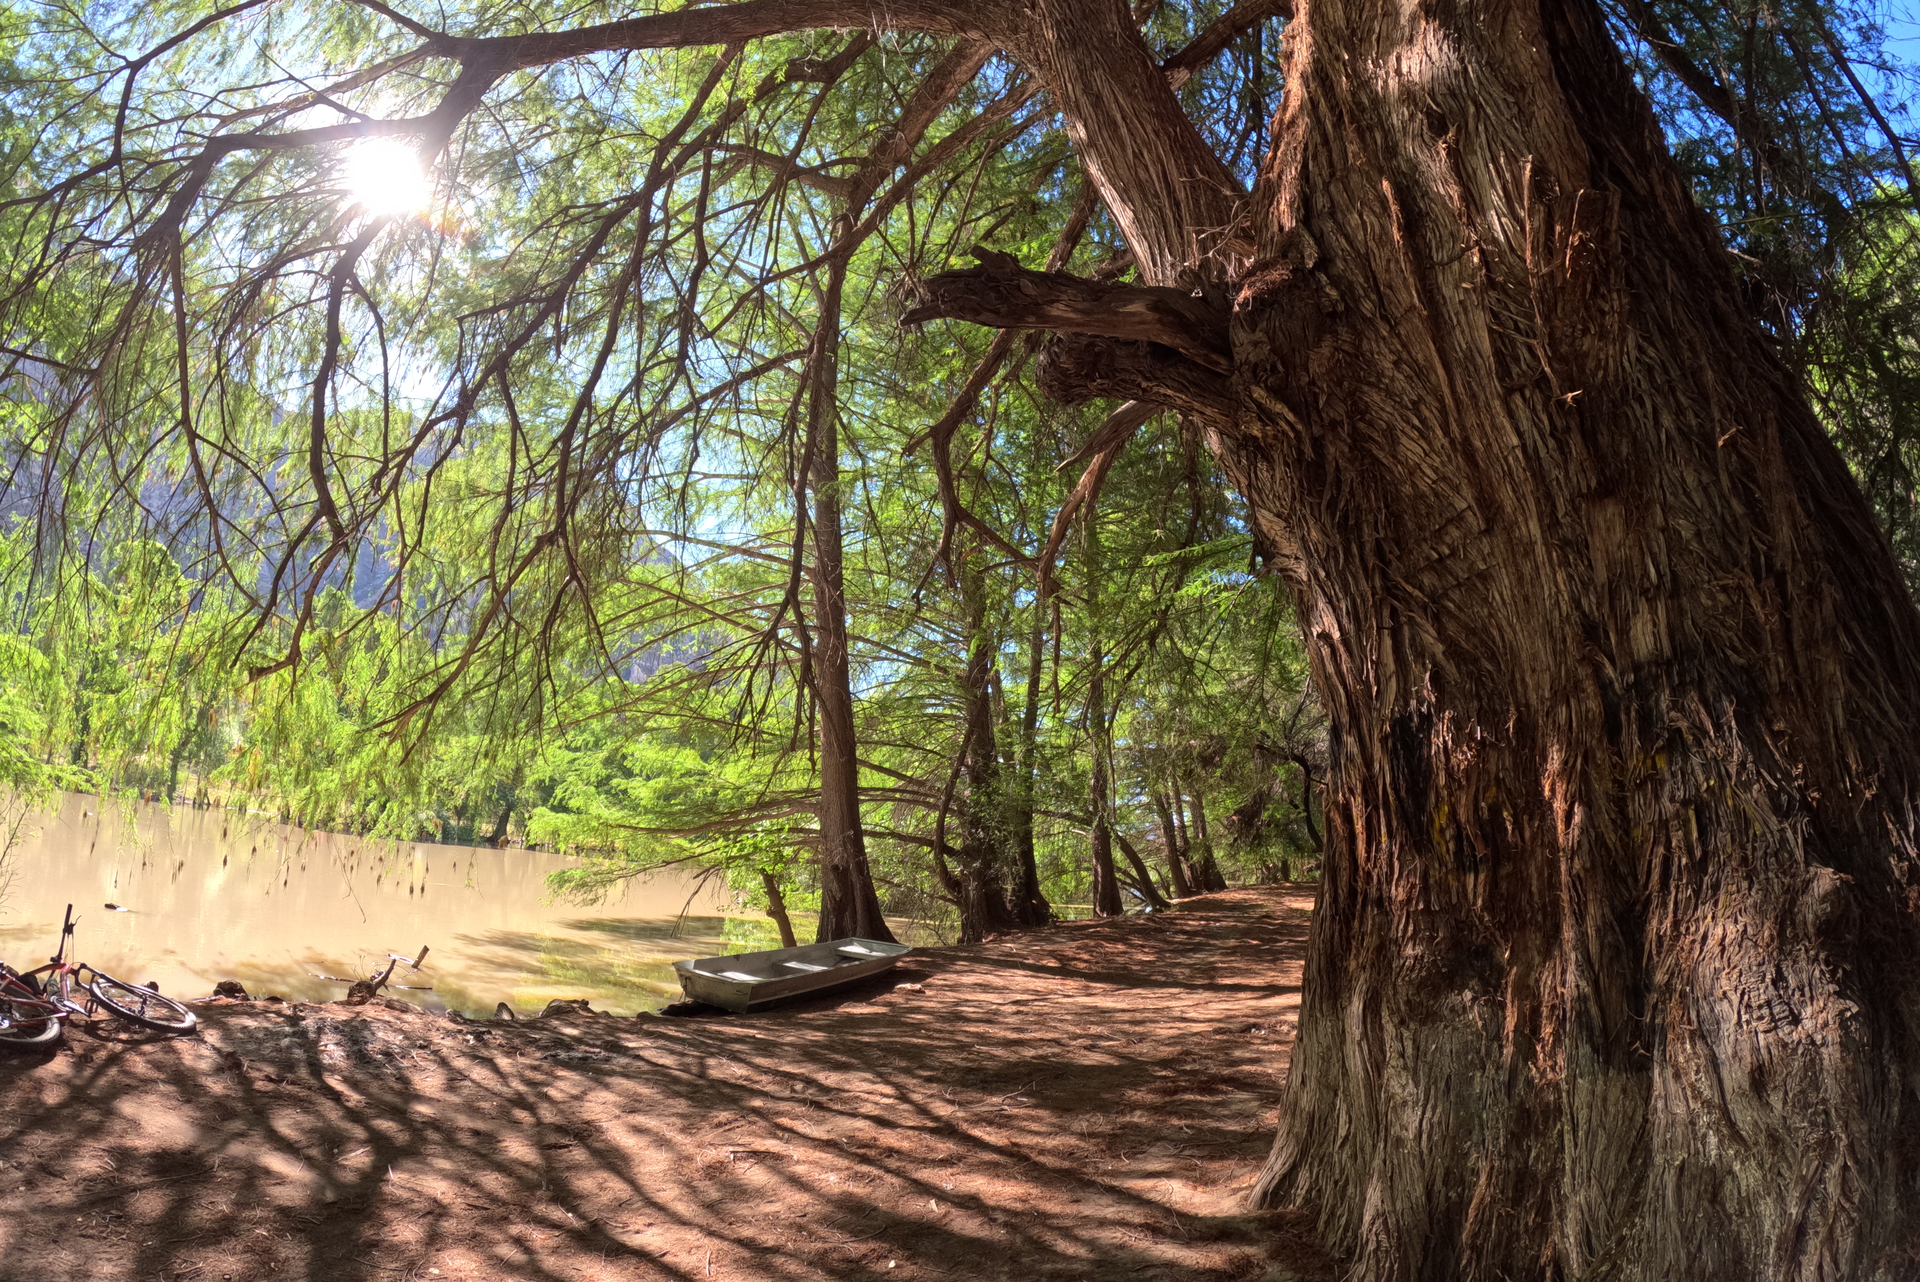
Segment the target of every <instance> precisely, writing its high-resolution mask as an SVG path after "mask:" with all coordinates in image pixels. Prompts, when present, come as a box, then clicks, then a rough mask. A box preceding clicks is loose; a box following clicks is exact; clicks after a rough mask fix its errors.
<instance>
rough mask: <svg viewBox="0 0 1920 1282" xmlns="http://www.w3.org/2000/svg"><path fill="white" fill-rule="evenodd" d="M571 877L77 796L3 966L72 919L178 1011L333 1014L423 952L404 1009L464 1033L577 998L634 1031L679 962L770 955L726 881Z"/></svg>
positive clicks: (7, 907) (55, 833) (23, 861)
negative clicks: (313, 1003) (397, 963)
mask: <svg viewBox="0 0 1920 1282" xmlns="http://www.w3.org/2000/svg"><path fill="white" fill-rule="evenodd" d="M571 866H573V861H572V860H570V859H568V858H567V857H565V856H561V855H554V854H547V853H542V852H539V851H529V850H492V849H488V848H484V847H481V848H474V847H470V846H443V845H436V844H433V843H429V842H389V841H372V840H369V839H367V838H364V837H353V836H346V835H343V834H339V833H328V832H316V831H313V830H310V829H304V828H295V827H290V826H287V825H285V824H280V823H275V822H273V821H272V820H271V819H270V818H268V817H266V816H263V815H254V814H247V813H244V812H240V811H233V810H191V809H186V808H182V807H166V806H160V805H155V804H149V803H143V802H111V801H110V802H107V803H105V805H104V806H103V805H102V803H101V802H100V801H99V799H98V798H94V797H87V796H70V797H68V798H66V799H65V802H64V804H62V805H61V806H60V808H59V809H58V810H57V811H54V812H52V813H46V814H41V815H38V816H36V817H35V820H34V821H33V822H32V823H30V824H29V825H28V826H27V828H26V830H25V831H23V832H22V833H21V835H20V839H19V840H17V841H16V842H15V843H14V845H13V847H12V849H11V850H10V851H8V853H7V856H6V869H5V885H4V890H3V891H0V958H4V959H5V960H6V961H8V962H10V963H12V964H13V965H14V966H15V967H17V968H18V969H21V970H28V969H31V968H32V967H34V966H37V965H40V964H42V963H44V962H45V961H46V960H47V956H48V954H50V953H51V952H52V951H53V948H54V945H55V942H56V937H57V936H58V934H59V930H60V918H61V914H62V913H63V912H64V911H65V909H66V906H67V904H69V903H71V904H73V905H74V915H75V916H76V917H77V918H78V919H79V929H78V932H77V935H76V942H77V955H78V957H79V959H80V960H81V961H84V962H86V963H88V964H90V965H97V966H99V967H100V968H101V969H102V970H105V971H107V972H108V973H110V974H113V975H115V976H117V977H119V978H121V979H125V980H130V981H132V982H134V983H145V982H146V981H148V980H154V981H157V982H158V983H159V985H160V991H161V992H163V993H167V994H169V995H172V996H176V997H198V996H203V995H205V994H207V993H209V992H211V991H212V990H213V985H214V984H215V983H216V982H218V981H220V980H223V979H237V980H239V981H240V982H241V983H243V984H245V985H246V987H247V990H248V991H249V992H250V993H252V994H253V995H254V996H256V997H260V996H266V995H268V994H277V995H279V996H283V997H287V998H303V999H306V1000H321V1001H324V1000H327V999H330V998H337V997H340V996H343V995H344V994H345V991H346V986H345V985H344V984H338V983H332V982H329V981H328V980H326V979H324V978H319V977H318V976H327V975H333V976H360V975H365V974H367V973H368V972H369V971H372V970H374V969H376V968H377V967H384V966H385V965H386V959H387V954H388V953H390V952H393V953H400V954H403V955H405V956H409V957H411V956H414V955H415V950H416V949H418V948H420V947H421V946H422V945H425V946H427V947H429V948H430V949H431V950H432V951H431V953H430V955H429V956H428V957H427V964H426V969H425V975H424V977H409V976H408V975H407V971H406V968H405V967H404V966H402V967H401V968H400V969H399V970H398V971H397V972H396V974H395V979H396V981H403V982H406V983H409V984H419V985H431V989H430V990H427V991H421V990H415V991H399V992H396V993H394V994H393V995H394V996H396V997H401V998H405V999H407V1000H411V1001H416V1002H419V1003H420V1004H422V1005H424V1006H427V1007H428V1008H430V1009H434V1010H441V1009H453V1010H458V1011H461V1012H463V1013H465V1014H472V1015H482V1014H486V1015H490V1014H492V1013H493V1011H494V1007H495V1005H496V1004H497V1003H499V1002H503V1001H504V1002H506V1003H507V1004H508V1005H510V1006H512V1007H514V1008H515V1009H516V1010H519V1011H521V1012H530V1011H538V1010H540V1009H541V1008H542V1007H544V1006H545V1005H546V1004H547V1002H548V1001H549V1000H551V999H553V998H556V997H563V998H579V997H583V998H586V999H587V1000H588V1001H590V1002H591V1003H592V1004H593V1006H594V1008H595V1009H596V1010H612V1011H615V1012H618V1013H621V1014H631V1013H634V1012H637V1011H640V1010H645V1009H655V1008H658V1007H660V1006H663V1005H665V1004H666V1003H667V1002H670V1001H672V1000H674V999H675V998H676V997H677V996H678V993H679V986H678V984H676V983H675V981H674V978H673V967H672V963H673V961H674V960H675V959H676V958H682V957H702V956H710V955H712V954H714V953H720V952H738V951H741V950H742V949H743V948H745V947H748V946H755V947H774V946H777V942H775V941H772V938H771V936H772V926H771V923H769V922H767V921H766V919H765V918H764V917H762V916H761V915H760V914H758V913H755V912H752V911H748V910H743V909H740V908H738V907H736V906H735V905H734V903H733V901H732V898H731V896H730V895H729V894H728V893H727V891H726V888H725V886H724V883H722V882H721V881H720V879H719V878H714V879H712V880H709V881H707V882H705V883H702V882H701V881H700V879H699V877H698V875H697V874H693V873H689V872H683V871H680V870H676V869H668V870H664V871H662V872H659V873H655V874H653V875H651V876H649V877H646V878H640V879H635V880H633V881H630V882H627V883H626V884H625V885H624V887H622V888H616V889H614V890H613V891H611V892H610V893H609V894H608V895H607V897H606V898H605V900H604V901H602V902H600V903H597V904H590V905H583V904H578V903H570V902H564V901H555V900H554V899H553V898H552V897H551V896H550V894H549V892H548V891H547V888H546V884H545V878H546V875H547V874H548V873H549V872H552V871H555V870H556V869H561V868H566V867H571ZM108 904H112V905H115V908H108V907H107V906H106V905H108ZM116 909H124V910H125V911H116Z"/></svg>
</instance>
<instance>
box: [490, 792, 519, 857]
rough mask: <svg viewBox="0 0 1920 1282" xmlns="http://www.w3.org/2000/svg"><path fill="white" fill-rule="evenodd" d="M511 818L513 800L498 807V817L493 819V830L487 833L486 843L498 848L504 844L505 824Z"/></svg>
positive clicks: (505, 835) (505, 836)
mask: <svg viewBox="0 0 1920 1282" xmlns="http://www.w3.org/2000/svg"><path fill="white" fill-rule="evenodd" d="M512 819H513V802H511V801H509V802H507V804H506V805H505V806H502V807H501V808H500V817H499V818H498V819H496V820H494V821H493V831H492V832H490V833H488V834H487V840H486V844H487V845H489V846H492V847H494V848H495V849H498V848H499V847H501V846H503V845H505V844H506V841H507V825H508V824H509V823H510V822H511V821H512Z"/></svg>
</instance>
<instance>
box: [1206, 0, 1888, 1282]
mask: <svg viewBox="0 0 1920 1282" xmlns="http://www.w3.org/2000/svg"><path fill="white" fill-rule="evenodd" d="M1289 40H1290V66H1289V93H1288V106H1287V108H1286V111H1285V113H1284V114H1283V118H1282V121H1281V127H1280V132H1279V141H1278V146H1277V148H1276V151H1275V153H1274V155H1273V156H1272V158H1271V160H1270V162H1269V165H1268V168H1267V170H1266V172H1265V174H1264V175H1263V178H1262V182H1261V184H1260V187H1259V189H1258V191H1257V192H1256V195H1255V198H1254V210H1253V216H1254V226H1255V230H1256V233H1257V236H1258V241H1259V255H1260V257H1259V260H1258V262H1257V263H1256V264H1255V265H1254V266H1253V267H1252V268H1251V269H1250V270H1248V271H1247V272H1245V273H1244V274H1243V276H1242V278H1241V280H1240V281H1239V290H1238V296H1237V299H1236V302H1235V308H1234V318H1233V322H1232V337H1233V350H1234V355H1235V358H1236V370H1235V375H1234V385H1235V390H1236V405H1237V409H1238V415H1237V417H1236V419H1235V421H1233V422H1232V423H1230V424H1226V425H1223V427H1222V428H1221V430H1220V431H1219V432H1218V437H1219V444H1220V446H1221V449H1222V452H1223V457H1224V458H1225V459H1226V461H1227V463H1228V466H1229V468H1230V470H1231V471H1232V472H1233V473H1234V475H1235V476H1236V478H1237V479H1238V481H1239V483H1240V485H1241V486H1242V488H1243V489H1244V491H1245V493H1246V494H1247V496H1248V498H1249V500H1250V502H1251V503H1252V505H1253V508H1254V510H1255V512H1256V513H1257V514H1258V517H1259V520H1260V522H1261V525H1262V529H1263V533H1264V534H1265V535H1266V537H1267V538H1268V539H1269V540H1270V541H1271V542H1272V544H1273V545H1274V546H1275V547H1276V548H1277V549H1279V560H1280V563H1281V566H1282V568H1283V569H1284V571H1285V572H1286V574H1287V575H1288V577H1289V579H1290V580H1291V581H1292V583H1293V585H1294V588H1295V591H1296V593H1297V596H1298V602H1299V612H1300V618H1301V619H1302V620H1303V622H1304V625H1305V628H1306V632H1307V636H1308V640H1309V646H1310V652H1311V658H1312V662H1313V664H1314V668H1315V674H1316V677H1317V680H1318V683H1319V687H1320V690H1321V694H1322V697H1323V698H1324V699H1325V701H1326V706H1327V709H1328V712H1329V716H1330V726H1331V728H1330V740H1331V745H1332V753H1333V760H1332V763H1331V771H1330V774H1331V777H1330V780H1329V783H1328V790H1327V794H1326V809H1325V820H1326V824H1327V852H1326V881H1325V884H1324V888H1323V890H1322V893H1321V897H1320V907H1319V912H1318V914H1317V920H1316V923H1315V931H1314V939H1313V943H1312V951H1311V957H1310V961H1309V965H1308V971H1307V980H1306V990H1305V996H1304V1005H1303V1009H1302V1014H1301V1021H1300V1034H1299V1041H1298V1044H1297V1045H1296V1047H1295V1049H1294V1052H1293V1059H1292V1070H1291V1074H1290V1077H1289V1081H1288V1085H1287V1093H1286V1103H1285V1108H1284V1111H1283V1120H1282V1128H1281V1133H1280V1135H1279V1137H1278V1141H1277V1143H1276V1145H1275V1149H1274V1153H1273V1157H1272V1159H1271V1161H1270V1163H1269V1165H1268V1167H1267V1170H1266V1171H1265V1172H1264V1174H1263V1175H1262V1177H1261V1181H1260V1185H1259V1196H1260V1198H1261V1199H1262V1200H1264V1201H1266V1202H1269V1203H1281V1202H1289V1203H1295V1204H1300V1205H1304V1206H1307V1207H1310V1208H1312V1209H1313V1210H1314V1211H1316V1212H1317V1213H1318V1215H1319V1219H1320V1223H1321V1225H1322V1227H1323V1229H1324V1230H1325V1232H1326V1235H1327V1237H1328V1239H1329V1240H1330V1242H1331V1243H1332V1245H1333V1246H1334V1247H1335V1248H1336V1249H1338V1250H1340V1251H1342V1252H1345V1253H1349V1254H1352V1255H1354V1256H1356V1257H1357V1259H1358V1263H1359V1269H1358V1272H1357V1274H1356V1276H1357V1277H1360V1278H1365V1279H1387V1278H1394V1279H1399V1278H1416V1277H1419V1278H1428V1277H1466V1278H1497V1277H1503V1276H1505V1277H1541V1276H1552V1275H1561V1276H1567V1277H1579V1278H1598V1277H1608V1278H1615V1277H1619V1278H1644V1279H1649V1280H1651V1279H1656V1278H1662V1279H1664V1278H1752V1279H1787V1278H1795V1279H1799V1278H1809V1279H1810V1278H1816V1277H1818V1278H1863V1277H1870V1276H1878V1275H1885V1276H1892V1275H1893V1269H1894V1267H1895V1266H1893V1265H1891V1264H1889V1263H1888V1262H1887V1261H1886V1259H1885V1258H1884V1257H1883V1252H1884V1251H1886V1250H1887V1249H1889V1248H1890V1247H1892V1246H1894V1245H1895V1243H1896V1241H1897V1240H1899V1239H1901V1238H1902V1237H1904V1236H1905V1235H1906V1234H1907V1233H1908V1231H1909V1229H1910V1227H1911V1220H1910V1218H1909V1214H1910V1213H1909V1212H1908V1211H1907V1210H1906V1207H1907V1206H1908V1205H1910V1203H1911V1198H1912V1194H1913V1189H1914V1175H1915V1159H1916V1153H1917V1152H1920V1148H1917V1147H1916V1143H1915V1141H1916V1139H1920V1132H1917V1131H1916V1126H1915V1122H1916V1119H1920V1100H1916V1099H1915V1095H1914V1092H1915V1088H1916V1073H1915V1070H1916V1068H1920V1054H1917V1052H1920V1044H1917V1043H1916V1040H1915V1039H1916V1033H1920V1030H1917V1029H1916V1027H1915V1023H1914V1021H1915V1018H1916V1016H1917V1015H1920V983H1917V982H1916V976H1917V972H1916V971H1915V969H1914V967H1913V966H1912V964H1911V960H1910V959H1911V958H1913V957H1914V956H1915V955H1916V950H1917V949H1920V930H1916V917H1915V906H1916V901H1917V900H1920V894H1917V893H1916V891H1915V890H1914V889H1911V888H1912V887H1915V886H1920V866H1917V865H1916V864H1915V862H1914V814H1913V809H1912V807H1913V804H1914V800H1915V793H1914V784H1915V775H1916V761H1915V752H1914V748H1913V746H1912V741H1911V727H1912V725H1913V724H1914V717H1915V713H1916V712H1920V673H1917V672H1916V669H1915V661H1916V656H1920V627H1917V626H1916V618H1915V613H1914V610H1913V607H1912V604H1911V602H1910V601H1909V599H1908V596H1907V593H1906V591H1905V589H1904V587H1903V586H1902V583H1901V581H1900V577H1899V575H1898V574H1897V572H1896V570H1895V566H1894V563H1893V560H1892V557H1891V555H1890V552H1889V550H1888V548H1887V547H1886V545H1885V543H1884V540H1883V539H1882V538H1881V536H1880V535H1879V533H1878V532H1877V531H1876V529H1875V528H1874V525H1873V521H1872V518H1871V516H1870V514H1869V512H1868V510H1867V508H1866V506H1865V505H1864V503H1863V502H1862V500H1861V498H1860V495H1859V493H1858V491H1857V489H1856V487H1855V486H1854V484H1853V482H1852V480H1851V479H1850V478H1849V476H1848V475H1847V473H1846V470H1845V468H1844V467H1843V465H1842V463H1841V460H1840V457H1839V455H1838V454H1837V452H1836V451H1835V450H1834V448H1833V447H1832V446H1831V445H1830V444H1829V443H1828V442H1827V440H1826V439H1825V438H1824V437H1823V435H1822V433H1821V430H1820V427H1819V425H1818V423H1817V422H1815V421H1814V419H1813V417H1812V415H1811V414H1810V413H1809V412H1808V410H1807V408H1806V405H1805V402H1804V400H1803V398H1802V397H1801V395H1800V394H1799V392H1798V391H1797V389H1796V388H1795V386H1794V383H1793V380H1792V378H1791V377H1790V376H1789V374H1788V373H1787V371H1785V370H1784V369H1783V368H1782V367H1781V365H1780V363H1779V361H1778V360H1777V359H1776V358H1775V356H1774V354H1773V352H1772V351H1771V349H1770V348H1769V347H1768V345H1767V343H1766V342H1765V340H1764V339H1763V338H1762V336H1761V334H1760V332H1759V330H1758V328H1757V327H1756V325H1755V324H1754V322H1753V321H1752V319H1751V318H1750V317H1748V316H1747V315H1745V314H1744V313H1743V311H1742V309H1741V307H1740V304H1739V300H1738V297H1737V295H1736V293H1735V291H1734V288H1733V285H1732V281H1731V278H1730V274H1729V272H1728V270H1727V265H1726V260H1725V254H1724V251H1723V250H1722V249H1721V247H1720V245H1719V244H1718V242H1717V239H1716V237H1715V234H1714V232H1713V230H1712V229H1711V227H1710V226H1709V225H1708V224H1707V222H1706V220H1705V219H1704V217H1703V216H1702V215H1701V214H1700V213H1699V212H1698V211H1697V210H1696V209H1695V208H1694V206H1693V204H1692V202H1691V200H1690V199H1689V196H1688V192H1687V189H1686V187H1685V185H1684V183H1683V182H1682V180H1681V178H1680V176H1679V174H1678V172H1677V170H1676V168H1675V166H1674V165H1673V164H1672V162H1671V160H1670V158H1669V157H1668V156H1667V154H1666V152H1665V149H1664V145H1663V143H1662V140H1661V137H1660V133H1659V130H1658V128H1657V126H1656V124H1655V122H1654V119H1653V117H1652V115H1651V113H1650V111H1649V110H1648V108H1647V106H1646V104H1645V103H1644V101H1642V99H1641V98H1640V97H1639V95H1638V94H1637V93H1636V92H1635V91H1634V89H1633V87H1632V85H1631V83H1630V81H1629V78H1628V76H1627V74H1626V71H1625V69H1624V67H1623V65H1622V62H1621V59H1620V56H1619V54H1618V53H1617V51H1616V50H1615V49H1614V47H1613V45H1612V43H1611V41H1610V40H1609V39H1608V37H1607V34H1606V31H1605V28H1604V26H1603V25H1602V22H1601V19H1600V17H1599V14H1598V13H1597V11H1596V10H1595V9H1594V8H1593V6H1592V5H1590V4H1588V3H1586V2H1585V0H1536V3H1512V4H1489V5H1485V6H1464V7H1460V8H1443V9H1431V10H1420V9H1416V8H1413V7H1400V6H1387V5H1383V4H1379V3H1366V2H1362V0H1311V3H1310V5H1308V6H1306V7H1303V9H1302V11H1301V12H1300V14H1299V15H1298V17H1297V19H1296V22H1295V24H1294V28H1293V30H1292V32H1291V34H1290V36H1289Z"/></svg>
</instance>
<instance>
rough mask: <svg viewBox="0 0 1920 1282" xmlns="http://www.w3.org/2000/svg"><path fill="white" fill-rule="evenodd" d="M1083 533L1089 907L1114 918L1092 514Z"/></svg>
mask: <svg viewBox="0 0 1920 1282" xmlns="http://www.w3.org/2000/svg"><path fill="white" fill-rule="evenodd" d="M1081 529H1082V532H1083V534H1084V536H1085V539H1084V546H1085V549H1086V577H1087V634H1088V636H1089V637H1090V638H1091V639H1092V644H1093V653H1092V656H1091V660H1090V662H1091V667H1092V672H1091V674H1090V675H1089V676H1088V678H1087V711H1086V716H1087V751H1088V753H1089V754H1090V755H1091V756H1092V758H1093V769H1092V770H1091V771H1089V778H1088V780H1087V802H1088V806H1089V808H1090V809H1091V810H1092V812H1093V826H1092V828H1091V830H1090V832H1089V833H1088V843H1087V844H1088V854H1089V856H1090V857H1091V858H1092V860H1093V911H1094V914H1095V915H1096V916H1099V917H1118V916H1120V915H1121V914H1122V913H1124V912H1125V911H1126V904H1125V903H1124V902H1123V901H1122V900H1121V898H1120V879H1119V877H1118V876H1116V875H1115V872H1114V867H1113V820H1112V815H1113V785H1112V783H1111V781H1110V779H1109V777H1108V776H1109V770H1110V764H1109V763H1111V762H1112V760H1113V739H1112V733H1111V730H1110V729H1109V727H1108V724H1107V656H1106V649H1105V644H1106V642H1105V634H1104V633H1103V631H1102V623H1103V621H1102V618H1101V608H1100V595H1101V591H1100V590H1101V586H1102V585H1101V579H1102V577H1103V575H1104V572H1105V567H1104V566H1103V565H1102V564H1101V557H1100V523H1099V522H1098V521H1097V520H1095V519H1094V517H1093V516H1092V514H1091V513H1089V514H1088V515H1087V517H1086V518H1085V521H1084V523H1083V525H1082V527H1081Z"/></svg>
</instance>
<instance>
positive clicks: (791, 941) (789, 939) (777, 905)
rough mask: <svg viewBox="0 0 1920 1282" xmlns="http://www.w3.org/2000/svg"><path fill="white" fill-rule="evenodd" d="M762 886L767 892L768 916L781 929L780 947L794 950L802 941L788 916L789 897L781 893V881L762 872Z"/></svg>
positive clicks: (768, 873)
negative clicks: (794, 932)
mask: <svg viewBox="0 0 1920 1282" xmlns="http://www.w3.org/2000/svg"><path fill="white" fill-rule="evenodd" d="M760 885H761V887H762V888H763V889H765V890H766V892H767V916H769V917H771V918H773V924H774V925H775V926H777V927H779V929H780V947H782V948H792V947H794V946H796V945H797V944H798V943H799V942H800V941H799V940H797V939H795V938H794V935H793V919H792V918H791V917H789V916H787V897H786V896H785V895H784V894H782V893H781V891H780V879H779V878H778V877H776V876H774V875H773V874H772V873H770V872H767V871H765V870H762V871H761V873H760Z"/></svg>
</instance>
